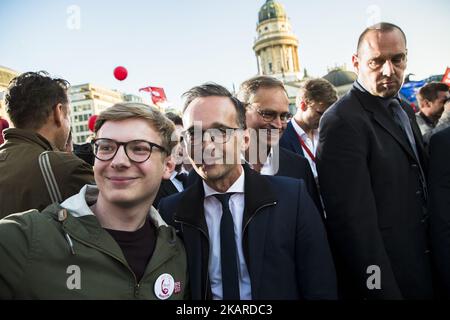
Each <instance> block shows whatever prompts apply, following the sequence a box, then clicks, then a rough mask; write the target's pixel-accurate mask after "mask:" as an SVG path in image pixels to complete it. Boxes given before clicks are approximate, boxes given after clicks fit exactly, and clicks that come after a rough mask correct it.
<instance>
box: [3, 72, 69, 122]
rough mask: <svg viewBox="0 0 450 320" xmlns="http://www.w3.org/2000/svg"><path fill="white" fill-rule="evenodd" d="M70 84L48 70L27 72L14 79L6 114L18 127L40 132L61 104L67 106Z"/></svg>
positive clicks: (8, 95) (7, 99) (8, 96)
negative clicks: (50, 73)
mask: <svg viewBox="0 0 450 320" xmlns="http://www.w3.org/2000/svg"><path fill="white" fill-rule="evenodd" d="M69 85H70V84H69V82H67V81H66V80H64V79H57V78H51V77H50V76H49V74H48V73H47V72H45V71H39V72H27V73H23V74H21V75H20V76H17V77H15V78H14V79H12V80H11V82H10V83H9V87H8V92H7V94H6V99H5V100H6V111H7V112H8V115H9V117H10V119H11V121H12V123H13V124H14V126H15V127H16V128H20V129H30V130H38V129H40V128H41V127H42V126H43V125H44V124H45V122H46V121H47V118H48V117H49V115H50V114H51V112H52V111H53V108H54V107H55V106H56V105H58V104H59V103H62V104H67V103H68V98H67V90H68V88H69Z"/></svg>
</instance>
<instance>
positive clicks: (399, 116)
mask: <svg viewBox="0 0 450 320" xmlns="http://www.w3.org/2000/svg"><path fill="white" fill-rule="evenodd" d="M406 61H407V49H406V37H405V34H404V33H403V31H402V30H401V29H400V28H399V27H398V26H395V25H392V24H389V23H380V24H377V25H375V26H372V27H369V28H367V29H366V30H365V31H364V32H363V33H362V34H361V36H360V38H359V42H358V47H357V53H356V54H355V55H354V56H353V65H354V67H355V69H356V71H357V73H358V79H357V81H356V82H355V84H354V86H353V88H352V89H351V90H350V92H349V93H348V94H347V95H345V96H344V97H343V98H342V99H340V100H339V101H338V102H337V103H335V104H334V105H333V106H332V107H331V108H330V109H329V110H327V112H325V114H324V115H323V117H322V120H321V123H320V142H319V149H318V162H317V168H318V174H319V184H320V187H321V194H322V197H323V200H324V206H325V211H326V212H327V220H326V224H327V230H328V236H329V238H330V245H331V249H332V251H333V255H334V258H335V263H336V270H337V274H338V288H339V291H340V295H341V296H342V297H343V298H354V299H430V298H433V287H432V280H431V270H430V269H431V267H430V260H431V259H430V250H429V241H428V237H427V229H428V219H427V213H426V199H427V188H426V183H425V176H424V172H426V168H427V161H426V154H425V152H424V149H423V143H422V137H421V134H420V130H419V128H418V126H417V123H416V122H415V117H414V113H413V111H412V109H411V108H409V107H408V106H404V105H400V102H399V100H398V96H397V94H398V91H399V90H400V87H401V86H402V83H403V74H404V71H405V68H406Z"/></svg>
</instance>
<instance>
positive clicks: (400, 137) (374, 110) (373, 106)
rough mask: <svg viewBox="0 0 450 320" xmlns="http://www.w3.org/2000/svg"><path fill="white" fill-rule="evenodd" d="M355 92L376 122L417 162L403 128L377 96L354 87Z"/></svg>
mask: <svg viewBox="0 0 450 320" xmlns="http://www.w3.org/2000/svg"><path fill="white" fill-rule="evenodd" d="M352 91H353V93H354V94H355V95H356V98H357V99H358V100H359V102H360V103H361V105H362V107H363V108H364V109H366V110H367V111H369V112H370V113H371V114H372V116H373V119H374V120H375V122H377V123H378V125H380V126H381V127H382V128H383V129H384V130H386V131H387V132H388V133H389V134H390V135H391V136H392V137H393V138H394V139H395V140H396V141H397V142H398V143H399V144H400V146H401V147H402V149H403V150H404V151H405V152H406V153H407V154H408V155H409V156H410V157H411V158H412V159H413V160H414V161H416V162H417V160H416V157H415V155H414V152H413V150H412V148H411V146H410V145H409V142H408V141H407V138H406V136H405V134H404V133H403V131H402V129H401V128H400V127H399V126H398V125H397V124H396V123H395V121H394V119H393V117H392V116H391V115H390V114H389V112H388V110H386V108H385V107H383V106H382V105H381V104H380V103H379V102H378V101H377V100H376V99H375V98H373V97H372V96H371V95H369V94H366V93H363V92H360V91H359V90H357V89H355V88H353V89H352Z"/></svg>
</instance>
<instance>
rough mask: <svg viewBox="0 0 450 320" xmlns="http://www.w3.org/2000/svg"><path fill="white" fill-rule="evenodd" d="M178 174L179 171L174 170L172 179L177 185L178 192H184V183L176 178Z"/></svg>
mask: <svg viewBox="0 0 450 320" xmlns="http://www.w3.org/2000/svg"><path fill="white" fill-rule="evenodd" d="M177 174H178V172H176V171H174V172H172V175H171V176H170V181H171V182H172V184H173V185H174V186H175V188H177V190H178V192H182V191H183V190H184V187H183V183H182V182H181V181H180V180H178V179H177V178H176V176H177Z"/></svg>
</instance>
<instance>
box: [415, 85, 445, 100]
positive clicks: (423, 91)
mask: <svg viewBox="0 0 450 320" xmlns="http://www.w3.org/2000/svg"><path fill="white" fill-rule="evenodd" d="M439 91H443V92H448V91H449V87H448V85H446V84H445V83H443V82H435V81H433V82H430V83H427V84H426V85H424V86H423V87H422V88H420V90H419V92H418V93H417V95H418V96H419V97H420V98H422V99H426V100H428V101H430V102H433V101H435V100H436V99H437V98H438V92H439Z"/></svg>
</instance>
